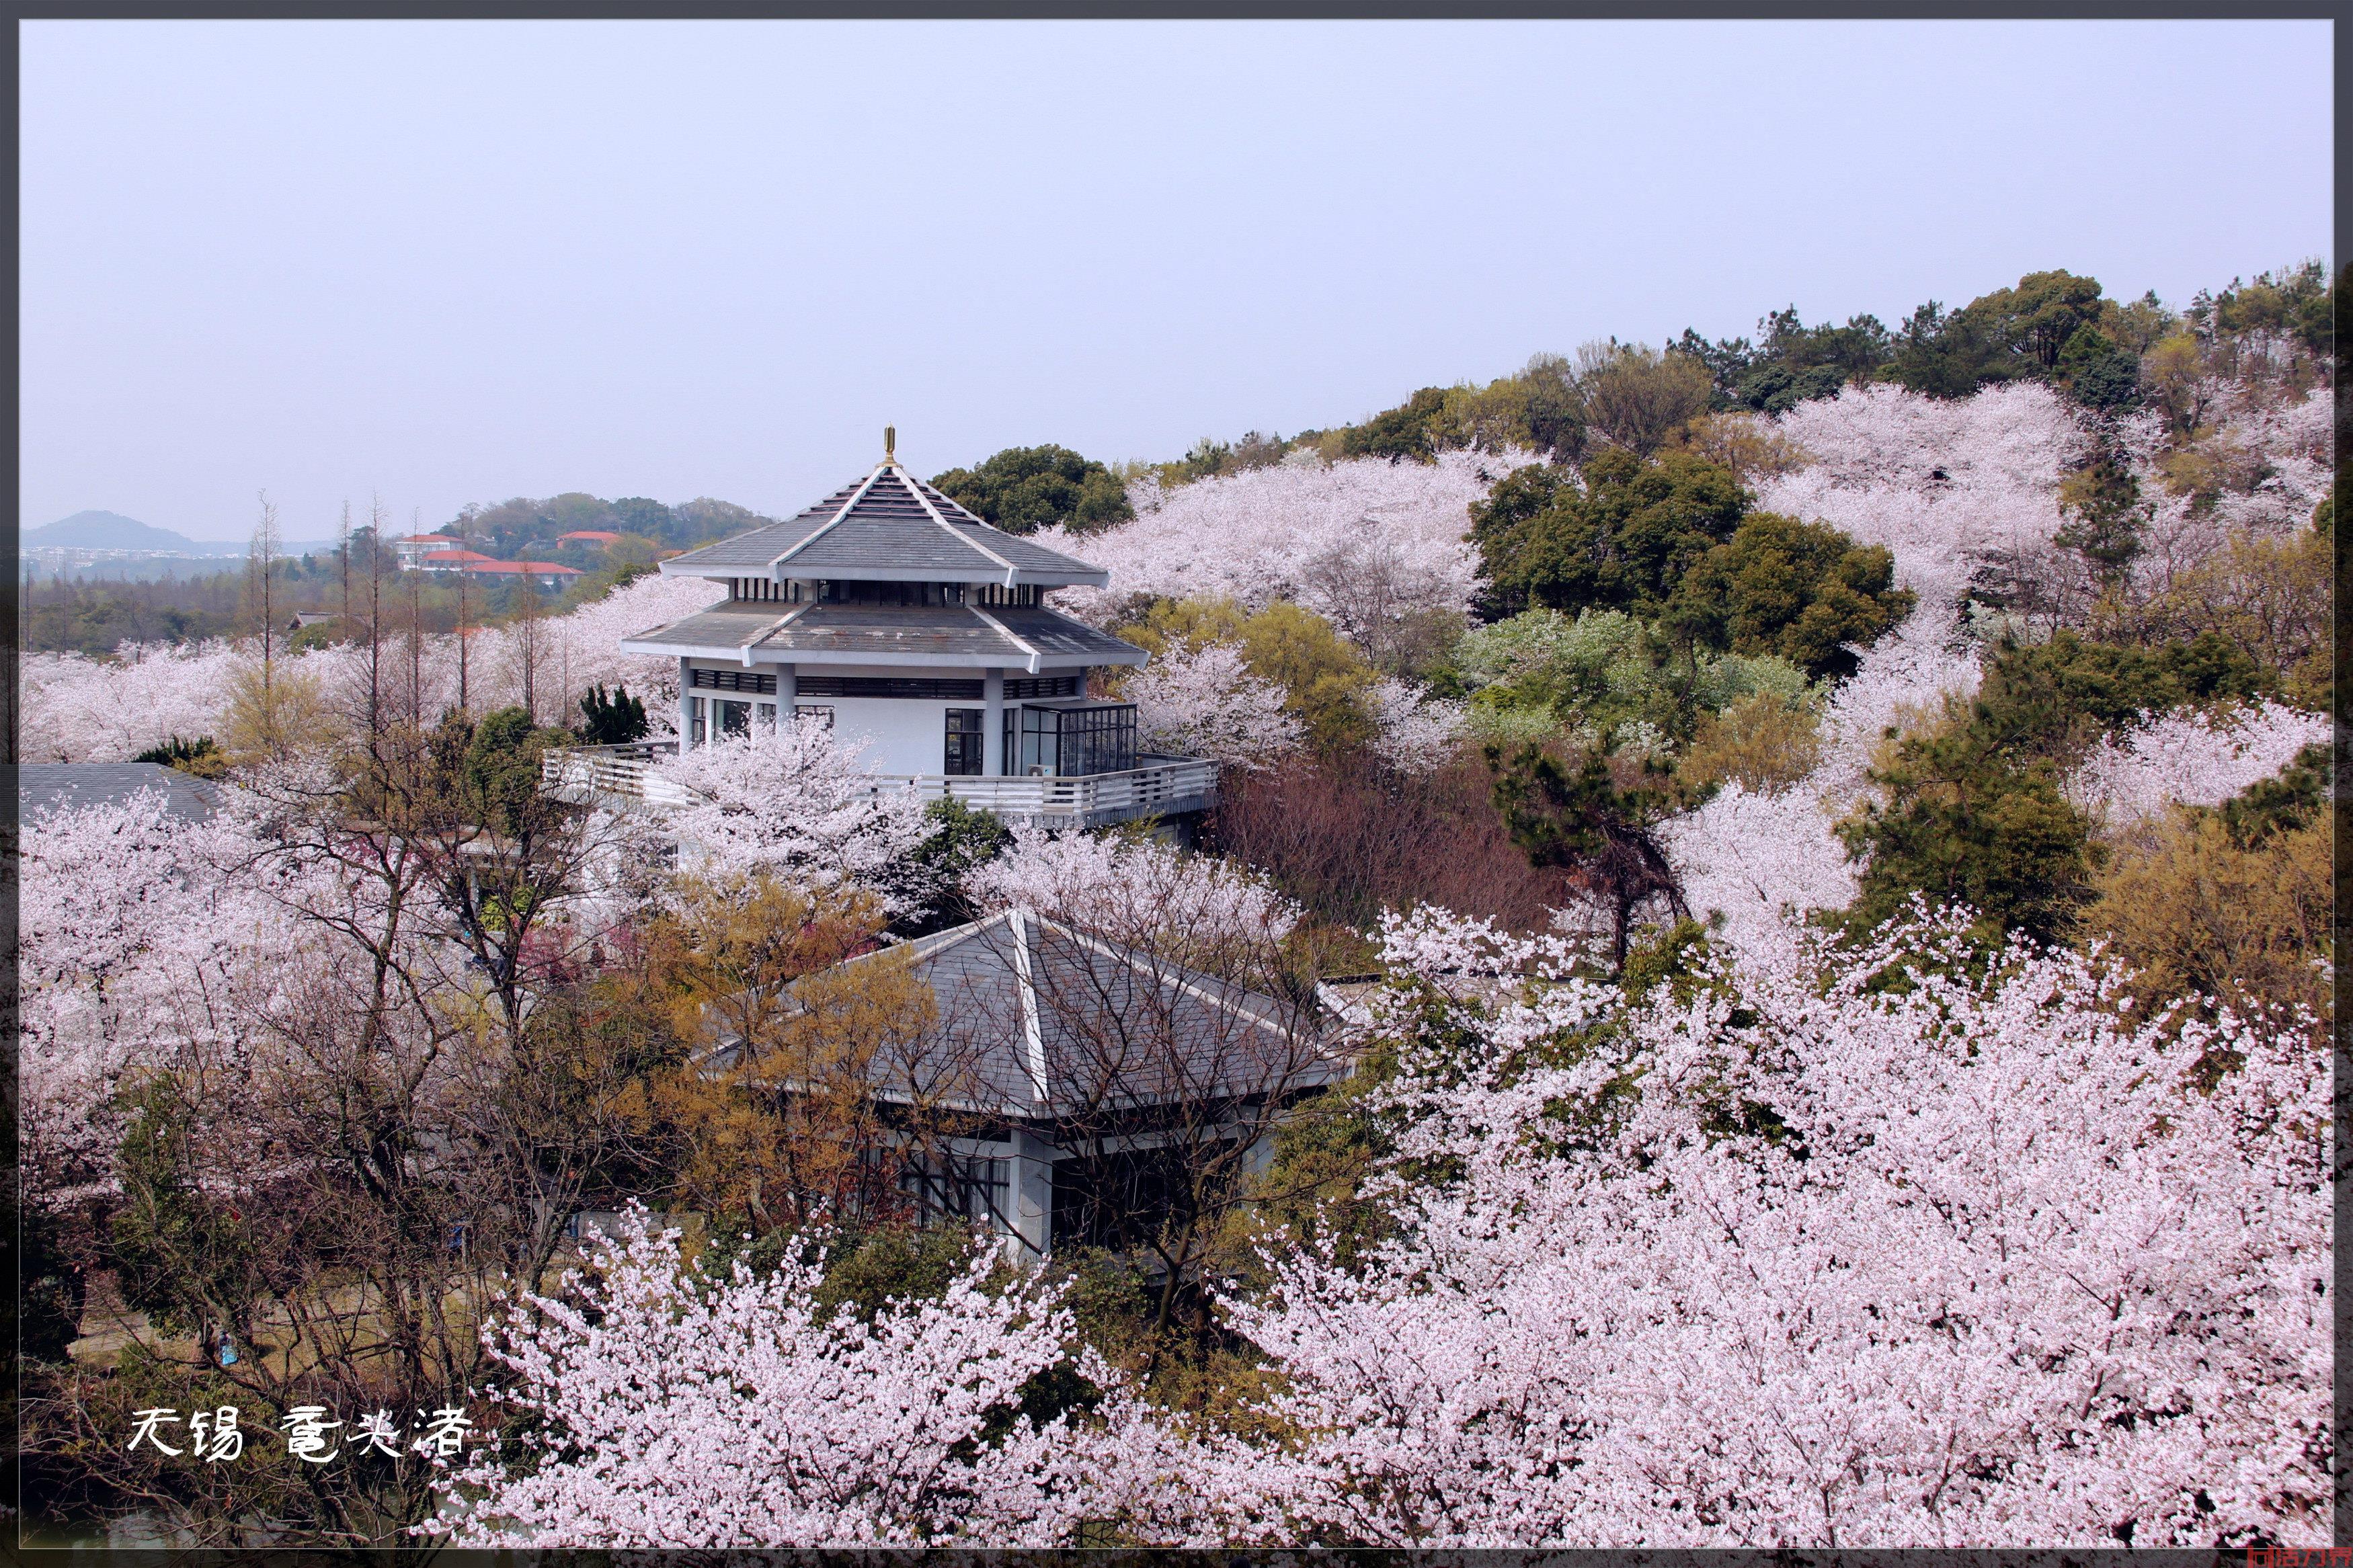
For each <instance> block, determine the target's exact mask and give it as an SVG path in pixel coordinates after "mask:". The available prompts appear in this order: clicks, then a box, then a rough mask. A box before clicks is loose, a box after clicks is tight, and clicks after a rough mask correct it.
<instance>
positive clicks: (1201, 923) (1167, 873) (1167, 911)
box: [965, 824, 1299, 942]
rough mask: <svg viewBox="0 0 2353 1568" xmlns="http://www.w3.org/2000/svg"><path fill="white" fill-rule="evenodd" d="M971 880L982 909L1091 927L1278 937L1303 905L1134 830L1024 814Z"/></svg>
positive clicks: (1219, 937) (1213, 937) (1252, 877)
mask: <svg viewBox="0 0 2353 1568" xmlns="http://www.w3.org/2000/svg"><path fill="white" fill-rule="evenodd" d="M965 890H966V893H967V894H968V896H969V897H970V898H971V899H972V900H973V902H974V903H975V904H976V905H978V906H979V907H981V908H983V909H989V910H999V909H1023V910H1031V911H1032V912H1034V913H1037V914H1041V915H1045V916H1047V917H1049V918H1050V919H1054V920H1060V921H1069V922H1071V924H1073V925H1077V926H1081V927H1083V928H1087V929H1090V930H1097V931H1113V932H1124V933H1128V934H1133V932H1134V928H1136V927H1138V926H1142V925H1156V926H1160V927H1166V928H1171V929H1176V930H1180V931H1186V932H1187V933H1189V934H1190V935H1192V936H1194V937H1196V938H1198V939H1201V940H1206V941H1212V942H1217V941H1236V940H1261V941H1271V942H1280V941H1281V940H1282V938H1283V937H1284V936H1286V935H1288V934H1289V933H1290V931H1291V930H1292V928H1293V927H1294V926H1295V925H1297V924H1298V921H1299V908H1298V906H1297V905H1295V904H1293V902H1292V901H1291V900H1288V899H1286V898H1284V897H1283V896H1282V894H1280V893H1278V892H1276V891H1275V890H1274V889H1272V888H1271V887H1269V886H1268V885H1267V883H1266V882H1265V880H1264V879H1262V878H1261V877H1259V876H1258V875H1257V874H1256V873H1255V872H1253V871H1250V869H1248V868H1245V867H1242V866H1240V865H1237V864H1236V863H1234V862H1233V861H1231V860H1226V859H1221V858H1218V857H1217V856H1214V855H1194V854H1187V853H1186V852H1185V851H1183V850H1180V849H1178V848H1177V847H1176V846H1175V845H1172V844H1168V843H1165V842H1163V841H1162V840H1160V839H1157V838H1150V837H1139V836H1136V835H1133V834H1120V833H1110V834H1092V833H1080V832H1065V833H1060V834H1057V833H1053V832H1050V831H1049V830H1048V829H1045V828H1041V827H1036V826H1029V825H1028V824H1023V825H1021V826H1017V827H1015V828H1014V829H1013V841H1012V843H1011V844H1010V845H1009V846H1008V847H1007V848H1006V849H1005V851H1004V852H1003V853H1002V854H1000V855H998V856H997V858H995V859H993V860H989V861H987V862H985V863H983V864H982V865H980V866H979V867H977V868H975V869H974V871H973V872H972V874H971V875H970V876H969V877H967V878H966V879H965Z"/></svg>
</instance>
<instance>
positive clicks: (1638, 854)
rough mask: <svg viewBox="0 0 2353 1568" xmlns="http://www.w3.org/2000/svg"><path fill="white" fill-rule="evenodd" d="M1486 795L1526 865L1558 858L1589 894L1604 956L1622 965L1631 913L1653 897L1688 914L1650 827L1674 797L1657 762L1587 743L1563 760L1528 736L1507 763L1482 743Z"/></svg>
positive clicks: (1669, 809)
mask: <svg viewBox="0 0 2353 1568" xmlns="http://www.w3.org/2000/svg"><path fill="white" fill-rule="evenodd" d="M1487 760H1488V763H1489V765H1490V766H1492V767H1494V768H1495V769H1496V772H1497V776H1496V780H1495V805H1497V806H1498V807H1499V808H1500V809H1501V810H1502V811H1503V814H1504V824H1505V826H1507V827H1508V828H1509V829H1510V831H1511V835H1512V840H1513V842H1514V843H1515V844H1517V845H1519V846H1520V847H1521V848H1522V849H1524V850H1525V851H1526V852H1527V857H1528V863H1529V864H1530V865H1533V866H1558V867H1562V868H1566V869H1567V871H1568V873H1569V881H1570V883H1571V885H1572V886H1574V887H1576V888H1577V889H1579V890H1580V891H1582V892H1583V893H1585V894H1586V895H1587V896H1588V898H1590V899H1591V900H1594V902H1596V903H1597V904H1599V906H1600V907H1601V909H1602V911H1603V914H1604V916H1605V918H1606V919H1607V921H1608V922H1609V962H1610V964H1611V966H1612V968H1613V969H1622V968H1623V967H1624V966H1625V963H1626V948H1627V942H1628V938H1629V936H1630V933H1631V931H1632V930H1633V923H1634V918H1635V916H1636V915H1637V914H1638V913H1640V912H1641V910H1642V909H1643V907H1644V906H1646V905H1649V904H1651V903H1652V902H1654V901H1661V900H1663V901H1664V902H1665V904H1666V905H1667V907H1668V908H1669V909H1670V910H1672V911H1673V913H1674V914H1675V915H1677V916H1679V917H1683V916H1688V915H1689V914H1690V912H1691V911H1690V910H1689V909H1688V908H1686V907H1685V905H1684V903H1683V888H1682V885H1681V884H1680V883H1679V882H1678V881H1677V880H1676V878H1675V874H1674V869H1673V868H1672V865H1670V864H1669V862H1668V859H1667V856H1666V852H1665V850H1664V849H1663V848H1662V847H1661V846H1660V843H1659V839H1658V836H1657V832H1656V829H1657V828H1658V826H1659V825H1660V824H1661V823H1662V822H1663V821H1664V820H1665V819H1666V818H1667V816H1670V815H1671V814H1672V812H1673V810H1674V808H1675V806H1676V805H1678V804H1679V802H1678V801H1677V798H1676V795H1675V792H1674V789H1673V786H1672V779H1671V778H1670V777H1669V776H1668V775H1666V774H1665V772H1664V770H1662V769H1661V770H1656V771H1654V770H1653V765H1651V764H1649V763H1648V761H1647V759H1646V760H1645V763H1643V764H1639V765H1635V766H1628V765H1627V764H1626V763H1625V761H1624V760H1623V759H1620V758H1616V757H1613V756H1612V755H1611V754H1610V753H1609V752H1608V751H1606V750H1603V749H1599V748H1597V749H1594V750H1591V751H1588V752H1585V753H1584V754H1583V755H1582V756H1581V757H1577V758H1575V759H1573V760H1571V761H1570V762H1568V763H1563V762H1562V761H1561V760H1560V759H1559V758H1556V757H1552V756H1547V755H1546V754H1545V753H1544V752H1542V751H1540V750H1538V749H1537V748H1535V747H1534V746H1527V747H1523V748H1522V749H1521V751H1520V752H1519V753H1518V754H1517V755H1516V756H1514V757H1513V758H1512V759H1511V761H1510V762H1509V763H1508V764H1507V763H1504V761H1503V757H1502V753H1501V752H1499V751H1491V752H1490V753H1489V756H1488V759H1487Z"/></svg>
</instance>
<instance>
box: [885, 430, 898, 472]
mask: <svg viewBox="0 0 2353 1568" xmlns="http://www.w3.org/2000/svg"><path fill="white" fill-rule="evenodd" d="M882 460H883V461H884V462H886V463H895V462H897V461H898V460H899V427H898V426H896V425H885V426H882Z"/></svg>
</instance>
